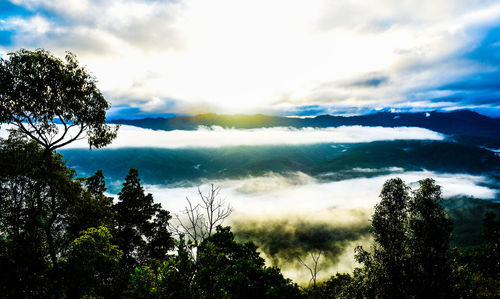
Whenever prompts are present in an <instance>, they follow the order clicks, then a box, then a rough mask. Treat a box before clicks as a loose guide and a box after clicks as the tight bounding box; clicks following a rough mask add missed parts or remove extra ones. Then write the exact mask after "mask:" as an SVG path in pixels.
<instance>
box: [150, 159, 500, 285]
mask: <svg viewBox="0 0 500 299" xmlns="http://www.w3.org/2000/svg"><path fill="white" fill-rule="evenodd" d="M358 171H373V170H370V169H358ZM391 171H392V173H391V174H390V175H383V176H377V177H372V178H356V179H349V180H343V181H336V182H324V181H320V180H318V179H315V178H313V177H311V176H308V175H306V174H304V173H300V172H296V173H289V174H287V175H278V174H273V173H269V174H268V175H265V176H260V177H248V178H245V179H239V180H230V179H227V180H218V181H212V182H207V183H206V184H204V185H201V186H200V189H201V191H202V192H204V193H206V192H207V191H208V188H209V184H210V183H212V184H214V185H215V186H220V187H221V188H222V190H221V197H222V198H225V199H226V201H227V203H229V204H230V205H231V206H232V207H233V208H234V212H233V214H232V215H231V216H230V217H229V219H228V221H227V223H226V224H229V225H231V226H232V227H233V231H234V232H235V234H236V236H237V238H239V239H240V240H252V241H254V242H255V243H257V244H258V245H259V247H260V250H261V252H262V253H263V255H264V256H265V258H266V260H267V261H268V263H269V264H273V265H279V266H280V267H281V269H282V271H283V273H284V274H285V275H286V276H288V277H290V278H292V279H294V280H295V281H297V282H301V283H307V282H308V280H309V278H310V277H309V272H308V271H307V270H306V269H305V268H304V267H303V266H301V265H300V263H299V262H298V257H299V256H300V257H301V258H302V259H306V258H307V253H308V252H317V251H318V248H319V249H321V250H322V252H323V253H322V254H323V257H322V258H321V260H320V261H321V269H322V271H321V272H320V273H319V278H328V277H329V276H331V275H332V273H335V272H337V271H340V272H350V271H352V269H353V267H354V266H355V262H354V257H353V256H354V254H353V252H354V247H355V246H356V245H364V246H365V247H368V246H369V241H370V238H369V234H368V227H369V219H370V217H371V214H372V211H373V210H372V209H373V206H374V205H375V204H376V203H377V202H378V200H379V198H378V195H379V192H380V190H381V188H382V185H383V183H384V182H385V181H386V180H387V179H389V178H393V177H396V176H398V177H401V178H402V179H403V180H404V181H405V182H406V183H407V184H409V185H410V186H411V187H412V188H415V187H417V186H418V181H419V180H421V179H424V178H427V177H432V178H434V179H435V180H436V182H437V183H438V184H439V185H441V186H442V191H443V196H444V197H450V196H455V195H468V196H473V197H476V198H483V199H494V198H495V197H496V192H497V191H496V190H493V189H490V188H488V187H486V186H483V184H486V183H488V181H489V179H488V178H487V177H484V176H474V175H468V174H443V173H435V172H430V171H419V172H404V171H403V170H402V169H398V168H392V169H391ZM145 187H146V191H147V192H150V193H152V194H153V196H154V198H155V201H157V202H160V203H161V204H162V205H163V207H164V208H166V209H168V210H169V211H171V212H172V213H179V212H180V211H181V210H182V209H183V208H184V206H185V205H186V199H185V198H186V197H189V198H190V199H191V200H192V201H197V200H198V190H197V188H196V187H183V188H168V187H164V186H160V185H146V186H145ZM309 261H310V260H309Z"/></svg>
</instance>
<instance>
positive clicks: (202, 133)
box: [0, 125, 444, 148]
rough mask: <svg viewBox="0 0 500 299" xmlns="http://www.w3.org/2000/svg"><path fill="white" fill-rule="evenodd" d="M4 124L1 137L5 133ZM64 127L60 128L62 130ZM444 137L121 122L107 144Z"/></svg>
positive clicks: (82, 143) (423, 132)
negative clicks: (168, 127)
mask: <svg viewBox="0 0 500 299" xmlns="http://www.w3.org/2000/svg"><path fill="white" fill-rule="evenodd" d="M8 127H9V126H2V128H1V129H0V137H4V138H5V137H6V136H7V135H8V134H7V131H6V129H7V128H8ZM62 131H63V130H61V132H62ZM403 139H415V140H443V139H444V135H442V134H440V133H436V132H434V131H430V130H427V129H422V128H415V127H398V128H385V127H362V126H343V127H338V128H303V129H295V128H285V127H274V128H258V129H227V128H221V127H215V126H214V127H199V128H198V130H196V131H182V130H174V131H161V130H159V131H155V130H151V129H143V128H138V127H134V126H126V125H124V126H121V128H120V132H119V134H118V137H117V138H116V139H115V140H114V141H113V143H112V144H111V145H109V146H107V148H122V147H159V148H186V147H222V146H239V145H249V146H259V145H280V144H283V145H302V144H314V143H330V142H331V143H356V142H371V141H377V140H403ZM87 147H88V144H87V142H86V140H79V141H75V142H73V143H71V144H69V145H68V146H67V147H65V148H87Z"/></svg>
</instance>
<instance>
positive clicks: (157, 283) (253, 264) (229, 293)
mask: <svg viewBox="0 0 500 299" xmlns="http://www.w3.org/2000/svg"><path fill="white" fill-rule="evenodd" d="M188 247H189V246H187V245H186V244H185V243H184V242H183V239H181V241H180V242H179V243H178V254H177V256H176V257H173V258H170V259H169V260H168V261H166V262H165V263H164V264H163V266H162V267H160V268H158V269H157V270H156V271H153V270H152V269H150V268H148V267H143V268H142V269H137V270H136V272H135V273H134V275H133V276H132V280H131V283H130V286H129V294H131V296H133V297H135V298H297V297H300V292H299V289H298V287H297V286H296V285H295V284H293V283H292V282H291V281H290V280H289V279H285V278H284V277H283V276H282V275H281V272H280V271H279V269H277V268H267V267H266V266H265V265H264V260H263V259H262V258H261V257H260V255H259V253H258V252H257V248H256V247H255V245H253V244H252V243H238V242H235V241H234V237H233V234H232V233H231V231H230V229H229V228H228V227H226V228H222V227H220V226H219V227H217V231H216V233H215V234H212V235H211V236H210V237H208V238H207V239H205V240H204V241H203V242H202V244H201V245H200V246H199V247H198V248H197V251H198V252H197V259H196V260H194V259H193V255H191V254H190V251H189V248H188Z"/></svg>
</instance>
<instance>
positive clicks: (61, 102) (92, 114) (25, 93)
mask: <svg viewBox="0 0 500 299" xmlns="http://www.w3.org/2000/svg"><path fill="white" fill-rule="evenodd" d="M7 56H8V59H3V58H1V59H0V123H7V124H11V125H12V126H14V127H15V128H17V131H18V132H19V133H22V134H24V135H26V136H29V137H30V138H32V139H33V140H35V141H36V142H37V143H38V144H40V145H41V146H42V147H43V148H45V150H47V151H51V150H55V149H57V148H60V147H63V146H65V145H67V144H69V143H71V142H73V141H75V140H78V139H82V138H87V139H88V143H89V146H90V147H91V148H92V147H96V148H98V147H102V146H105V145H107V144H109V143H110V142H111V140H112V139H113V138H114V137H115V136H116V130H117V128H111V127H110V126H108V125H106V123H105V121H106V110H107V109H109V107H110V105H109V103H108V102H107V101H106V100H105V99H104V97H103V95H102V94H101V92H100V91H99V89H98V88H97V86H96V79H95V78H94V77H92V76H91V75H90V74H89V73H88V72H87V71H86V69H85V68H83V67H80V66H79V65H78V61H77V60H76V58H75V55H73V54H72V53H69V52H68V53H67V55H66V57H65V62H63V61H62V60H61V59H59V58H57V57H55V56H53V55H52V54H51V53H50V52H48V51H45V50H43V49H37V50H34V51H29V50H26V49H21V50H19V51H17V52H12V53H9V54H8V55H7ZM57 123H60V126H57Z"/></svg>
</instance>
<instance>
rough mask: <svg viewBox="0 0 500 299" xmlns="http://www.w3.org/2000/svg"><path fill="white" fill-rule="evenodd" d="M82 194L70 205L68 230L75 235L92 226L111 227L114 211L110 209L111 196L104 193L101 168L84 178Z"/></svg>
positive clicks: (104, 187) (104, 185) (104, 186)
mask: <svg viewBox="0 0 500 299" xmlns="http://www.w3.org/2000/svg"><path fill="white" fill-rule="evenodd" d="M84 184H85V189H84V190H83V192H82V196H81V197H80V198H79V199H78V200H77V201H76V202H75V203H74V205H73V206H72V207H71V212H70V215H71V217H72V218H71V219H70V223H71V224H70V226H69V227H68V231H70V232H71V233H72V234H73V235H74V236H75V237H77V236H78V235H79V234H80V232H81V231H84V230H87V229H89V228H92V227H99V226H105V227H107V228H112V227H113V219H114V216H115V215H114V213H113V211H112V210H111V205H112V203H113V198H111V197H107V196H106V195H104V192H106V189H107V188H106V184H105V182H104V176H103V174H102V171H101V170H98V171H97V172H96V173H95V174H94V175H93V176H91V177H88V178H86V179H84Z"/></svg>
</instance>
